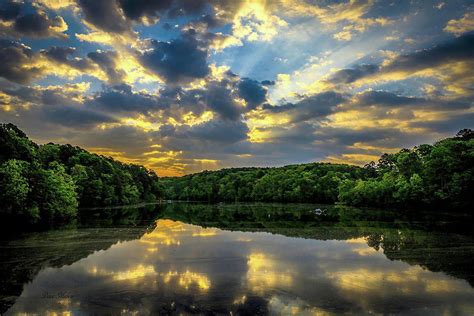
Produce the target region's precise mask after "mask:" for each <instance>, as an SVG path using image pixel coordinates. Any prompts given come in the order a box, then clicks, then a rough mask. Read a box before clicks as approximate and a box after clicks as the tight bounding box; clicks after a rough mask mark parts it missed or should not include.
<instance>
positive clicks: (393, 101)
mask: <svg viewBox="0 0 474 316" xmlns="http://www.w3.org/2000/svg"><path fill="white" fill-rule="evenodd" d="M471 104H472V101H471V100H469V99H466V98H457V99H447V98H442V96H438V98H436V99H425V98H419V97H407V96H402V95H398V94H395V93H392V92H388V91H366V92H363V93H361V94H358V95H356V96H354V97H353V98H352V103H351V105H352V106H355V107H369V106H377V107H393V108H397V107H407V108H409V109H415V108H425V109H428V108H429V109H441V110H459V109H469V108H470V107H471Z"/></svg>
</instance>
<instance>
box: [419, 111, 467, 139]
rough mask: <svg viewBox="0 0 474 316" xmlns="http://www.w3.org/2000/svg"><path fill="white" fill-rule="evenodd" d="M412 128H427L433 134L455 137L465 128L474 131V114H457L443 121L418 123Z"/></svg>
mask: <svg viewBox="0 0 474 316" xmlns="http://www.w3.org/2000/svg"><path fill="white" fill-rule="evenodd" d="M411 126H412V127H421V128H426V129H428V130H430V131H431V132H437V133H446V134H450V135H454V134H455V133H457V132H459V131H460V130H461V129H463V128H470V129H474V113H463V114H457V115H453V116H450V117H446V118H444V119H443V120H436V121H426V122H416V123H412V124H411Z"/></svg>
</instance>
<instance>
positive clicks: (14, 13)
mask: <svg viewBox="0 0 474 316" xmlns="http://www.w3.org/2000/svg"><path fill="white" fill-rule="evenodd" d="M21 6H22V4H21V3H19V2H13V1H5V2H3V3H2V4H0V19H1V20H4V21H12V20H15V19H16V17H18V16H19V15H20V12H21Z"/></svg>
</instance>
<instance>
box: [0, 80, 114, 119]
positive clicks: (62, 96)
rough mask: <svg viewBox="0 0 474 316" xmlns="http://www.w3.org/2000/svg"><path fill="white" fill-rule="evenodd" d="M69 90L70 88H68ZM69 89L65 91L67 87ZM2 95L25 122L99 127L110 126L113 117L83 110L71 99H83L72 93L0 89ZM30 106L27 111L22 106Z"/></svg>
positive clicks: (30, 88) (68, 91)
mask: <svg viewBox="0 0 474 316" xmlns="http://www.w3.org/2000/svg"><path fill="white" fill-rule="evenodd" d="M70 87H72V86H70ZM66 88H68V87H66ZM2 92H3V93H5V94H7V95H9V96H11V97H12V98H13V99H12V101H11V102H10V105H12V106H13V107H14V108H13V112H14V114H17V113H21V116H22V117H24V118H25V119H28V118H29V119H35V120H40V121H42V122H49V123H54V124H57V125H61V126H65V127H75V128H83V127H91V126H95V125H97V124H99V123H106V122H113V121H115V120H114V119H113V118H112V117H110V116H109V115H107V114H104V113H100V112H97V111H94V110H91V109H88V108H86V107H84V106H83V104H81V103H80V102H78V101H75V100H74V98H77V97H80V96H81V95H82V92H81V91H74V89H70V90H68V89H61V88H59V87H57V88H48V89H39V88H37V87H28V86H19V87H14V88H13V87H8V88H7V89H2ZM25 104H31V107H30V108H29V109H24V108H23V107H22V106H23V105H25Z"/></svg>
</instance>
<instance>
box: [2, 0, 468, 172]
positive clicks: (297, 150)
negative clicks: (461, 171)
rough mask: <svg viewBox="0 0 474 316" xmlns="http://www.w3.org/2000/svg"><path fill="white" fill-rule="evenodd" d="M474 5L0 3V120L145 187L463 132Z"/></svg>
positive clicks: (331, 0) (169, 0)
mask: <svg viewBox="0 0 474 316" xmlns="http://www.w3.org/2000/svg"><path fill="white" fill-rule="evenodd" d="M473 30H474V2H473V1H472V0H471V1H460V0H450V1H444V2H443V1H439V0H437V1H429V0H426V1H425V0H422V1H416V0H412V1H408V0H407V1H384V0H273V1H262V0H256V1H245V0H219V1H217V0H160V1H153V0H100V1H98V0H77V1H74V0H36V1H9V0H0V121H1V122H11V123H14V124H16V125H17V126H18V127H20V128H21V129H22V130H24V131H25V132H26V133H27V134H28V135H29V137H30V138H31V139H33V140H34V141H36V142H38V143H47V142H55V143H61V144H66V143H69V144H72V145H75V146H80V147H83V148H85V149H87V150H89V151H92V152H95V153H98V154H102V155H106V156H111V157H113V158H115V159H118V160H121V161H123V162H128V163H135V164H142V165H144V166H146V167H148V168H151V169H153V170H154V171H156V172H157V174H158V175H159V176H176V175H178V176H179V175H184V174H189V173H193V172H198V171H201V170H214V169H219V168H226V167H241V166H281V165H287V164H297V163H308V162H315V161H325V162H333V163H350V164H357V165H363V164H365V163H367V162H370V161H372V160H373V161H377V160H378V157H379V156H380V155H381V154H383V153H386V152H387V153H391V152H396V151H398V150H399V149H401V148H404V147H405V148H409V147H412V146H414V145H417V144H421V143H432V142H434V141H437V140H439V139H442V138H444V137H448V136H452V135H454V134H456V132H457V131H459V130H460V129H463V128H474V109H473V105H474V104H473V103H474V32H473Z"/></svg>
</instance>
